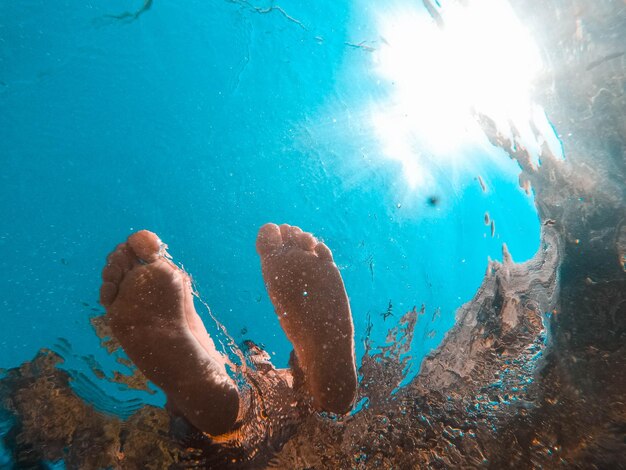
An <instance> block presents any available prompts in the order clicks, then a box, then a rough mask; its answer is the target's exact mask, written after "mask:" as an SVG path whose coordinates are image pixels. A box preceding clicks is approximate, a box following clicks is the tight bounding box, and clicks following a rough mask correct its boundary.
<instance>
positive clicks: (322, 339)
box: [100, 223, 357, 436]
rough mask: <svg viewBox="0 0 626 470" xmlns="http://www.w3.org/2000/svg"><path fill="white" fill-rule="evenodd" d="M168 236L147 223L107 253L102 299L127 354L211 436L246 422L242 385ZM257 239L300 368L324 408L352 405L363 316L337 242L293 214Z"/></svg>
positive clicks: (319, 406) (170, 402)
mask: <svg viewBox="0 0 626 470" xmlns="http://www.w3.org/2000/svg"><path fill="white" fill-rule="evenodd" d="M166 248H167V246H166V245H164V244H163V243H162V242H161V240H160V239H159V237H158V236H157V235H156V234H154V233H152V232H150V231H148V230H141V231H139V232H136V233H133V234H132V235H130V236H129V237H128V239H127V241H126V242H123V243H121V244H119V245H118V246H117V247H116V248H115V250H113V252H112V253H111V254H109V256H108V257H107V263H106V265H105V267H104V269H103V271H102V280H103V283H102V286H101V289H100V303H101V304H102V305H103V306H104V307H105V309H106V317H107V319H108V321H109V324H110V327H111V331H112V332H113V335H114V336H115V338H116V339H117V340H118V341H119V343H120V344H121V345H122V347H123V349H124V351H125V352H126V354H127V355H128V356H129V357H130V359H131V360H132V361H133V362H134V363H135V364H136V365H137V367H138V368H139V369H140V370H141V371H142V372H143V373H144V375H145V376H146V377H147V378H148V379H150V380H151V381H152V382H153V383H154V384H156V385H157V386H158V387H159V388H161V389H162V390H163V391H164V392H165V394H166V396H167V399H168V405H170V406H169V408H170V409H174V410H176V411H177V412H178V413H180V414H182V415H183V416H184V417H185V418H186V419H187V420H188V421H189V422H190V423H191V424H192V425H193V426H195V427H196V428H197V429H199V430H200V431H202V432H204V433H207V434H209V435H211V436H219V435H222V434H226V433H229V432H231V431H233V430H235V429H237V428H238V427H240V426H241V420H242V419H245V416H246V410H245V409H244V407H245V406H246V405H244V403H247V401H246V400H244V399H243V397H242V392H241V390H240V389H239V388H238V387H237V385H236V384H235V381H234V380H233V379H232V378H231V377H230V376H229V375H228V373H227V372H226V363H227V358H226V357H225V356H224V355H223V354H221V353H220V352H218V351H217V349H216V348H215V344H214V342H213V340H212V339H211V337H210V336H209V334H208V333H207V330H206V328H205V326H204V324H203V323H202V320H201V318H200V317H199V315H198V314H197V312H196V310H195V308H194V304H193V292H192V286H191V279H190V277H189V276H188V274H187V273H185V272H184V271H183V270H181V269H179V268H178V267H177V266H176V265H175V264H174V263H173V262H172V261H171V258H170V257H169V255H168V254H167V252H166ZM256 249H257V252H258V254H259V256H260V257H261V270H262V274H263V279H264V281H265V285H266V287H267V290H268V293H269V296H270V299H271V301H272V303H273V305H274V309H275V311H276V314H277V315H278V318H279V321H280V325H281V327H282V328H283V330H284V331H285V333H286V335H287V338H288V339H289V341H290V342H291V344H292V345H293V347H294V353H295V364H293V366H292V367H294V368H296V369H297V370H298V372H300V373H301V375H302V377H303V384H304V388H305V390H306V391H307V392H308V394H309V395H310V397H311V399H312V403H313V406H314V408H315V409H316V410H318V411H326V412H331V413H335V414H345V413H347V412H348V411H350V409H351V408H352V405H353V403H354V400H355V397H356V390H357V376H356V361H355V353H354V325H353V322H352V314H351V311H350V304H349V301H348V296H347V294H346V290H345V287H344V284H343V280H342V278H341V274H340V273H339V269H338V268H337V265H336V264H335V263H334V261H333V257H332V253H331V251H330V249H329V248H328V247H327V246H326V245H325V244H324V243H322V242H320V241H318V240H317V239H316V238H315V237H314V236H313V235H312V234H310V233H308V232H303V231H302V230H301V229H300V228H299V227H295V226H290V225H287V224H283V225H280V226H278V225H275V224H271V223H269V224H265V225H264V226H262V227H261V228H260V230H259V233H258V236H257V241H256Z"/></svg>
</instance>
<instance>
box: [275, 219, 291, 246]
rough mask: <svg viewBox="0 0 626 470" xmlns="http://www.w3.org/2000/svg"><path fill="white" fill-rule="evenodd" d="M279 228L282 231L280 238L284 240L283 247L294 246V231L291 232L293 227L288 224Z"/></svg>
mask: <svg viewBox="0 0 626 470" xmlns="http://www.w3.org/2000/svg"><path fill="white" fill-rule="evenodd" d="M278 228H279V229H280V236H281V238H282V240H283V245H284V246H291V245H293V235H294V233H293V231H292V230H291V229H292V227H291V225H287V224H281V225H279V226H278Z"/></svg>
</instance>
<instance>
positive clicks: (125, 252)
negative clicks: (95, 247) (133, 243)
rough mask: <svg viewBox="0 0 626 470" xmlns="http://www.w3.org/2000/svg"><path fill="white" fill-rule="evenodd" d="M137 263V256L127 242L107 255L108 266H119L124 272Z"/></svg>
mask: <svg viewBox="0 0 626 470" xmlns="http://www.w3.org/2000/svg"><path fill="white" fill-rule="evenodd" d="M135 263H136V257H135V255H134V253H132V252H131V250H129V249H128V246H127V245H126V243H121V244H119V245H117V247H116V248H115V250H114V251H113V252H111V254H109V256H107V266H117V267H118V268H119V269H120V270H121V271H122V273H125V272H126V271H128V270H130V269H131V268H132V267H133V265H134V264H135Z"/></svg>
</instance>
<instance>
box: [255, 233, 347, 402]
mask: <svg viewBox="0 0 626 470" xmlns="http://www.w3.org/2000/svg"><path fill="white" fill-rule="evenodd" d="M256 246H257V251H258V253H259V255H260V256H261V268H262V270H263V279H264V280H265V284H266V286H267V290H268V292H269V295H270V298H271V300H272V303H273V304H274V308H275V309H276V313H277V315H278V317H279V319H280V324H281V326H282V328H283V329H284V330H285V333H286V334H287V337H288V338H289V340H290V341H291V343H292V344H293V347H294V350H295V353H296V357H297V359H298V363H299V365H300V367H301V368H302V371H303V373H304V377H305V382H306V386H307V388H308V390H309V393H310V394H311V395H312V397H313V402H314V404H315V406H316V407H317V408H318V409H321V410H324V411H331V412H333V413H346V412H347V411H349V410H350V408H351V406H352V403H353V401H354V398H355V395H356V386H357V378H356V366H355V359H354V326H353V324H352V315H351V313H350V304H349V303H348V296H347V295H346V290H345V288H344V285H343V280H342V279H341V275H340V274H339V270H338V269H337V266H336V265H335V263H334V262H333V257H332V254H331V252H330V250H329V249H328V247H327V246H326V245H324V244H323V243H321V242H318V241H317V240H316V239H315V238H314V237H313V235H311V234H310V233H306V232H303V231H302V230H301V229H300V228H298V227H292V226H289V225H286V224H285V225H281V226H280V227H279V226H277V225H275V224H266V225H264V226H263V227H261V229H260V230H259V235H258V238H257V244H256Z"/></svg>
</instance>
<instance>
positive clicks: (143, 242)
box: [128, 230, 163, 263]
mask: <svg viewBox="0 0 626 470" xmlns="http://www.w3.org/2000/svg"><path fill="white" fill-rule="evenodd" d="M162 245H163V243H162V242H161V239H160V238H159V237H157V235H156V234H155V233H152V232H150V231H149V230H140V231H139V232H136V233H133V234H132V235H131V236H130V237H128V246H129V247H130V248H131V249H132V250H133V252H134V253H135V255H137V258H139V259H140V260H142V261H145V262H147V263H151V262H153V261H155V260H156V259H157V258H158V257H159V254H160V252H161V246H162Z"/></svg>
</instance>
